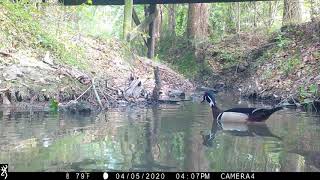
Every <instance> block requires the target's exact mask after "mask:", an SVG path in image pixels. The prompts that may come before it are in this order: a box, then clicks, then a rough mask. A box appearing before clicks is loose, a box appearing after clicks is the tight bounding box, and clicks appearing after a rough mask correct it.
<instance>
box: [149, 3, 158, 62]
mask: <svg viewBox="0 0 320 180" xmlns="http://www.w3.org/2000/svg"><path fill="white" fill-rule="evenodd" d="M153 13H155V15H156V17H155V20H154V21H152V22H151V23H150V25H149V38H148V41H147V43H148V58H150V59H152V58H154V50H155V46H156V31H157V30H156V23H157V20H156V19H157V16H158V13H157V5H156V4H150V6H149V13H148V14H149V15H150V14H153Z"/></svg>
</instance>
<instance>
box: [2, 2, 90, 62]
mask: <svg viewBox="0 0 320 180" xmlns="http://www.w3.org/2000/svg"><path fill="white" fill-rule="evenodd" d="M3 7H4V8H5V10H6V11H7V15H6V17H7V18H8V21H7V24H8V25H7V26H6V29H4V31H5V32H6V33H7V35H8V40H11V41H14V40H15V39H16V38H18V40H19V41H18V42H19V44H18V45H19V46H22V47H28V46H31V47H34V49H37V50H38V49H39V48H38V47H40V48H42V50H43V51H47V50H49V51H51V52H53V53H54V54H55V55H56V56H57V57H58V58H59V60H60V62H62V63H65V64H69V65H72V66H76V67H79V68H85V67H86V63H85V62H84V61H82V60H81V59H82V57H83V56H82V55H83V54H84V53H83V50H82V49H80V48H79V47H77V46H76V45H68V46H67V47H66V42H63V43H62V42H60V39H57V37H56V34H52V33H51V32H50V31H49V30H48V29H46V28H47V27H42V26H41V24H40V19H38V16H40V15H42V14H41V12H39V11H38V10H37V9H36V8H35V6H33V5H30V4H28V1H19V2H17V3H12V2H10V1H9V0H6V1H5V2H4V3H3ZM10 37H12V39H10Z"/></svg>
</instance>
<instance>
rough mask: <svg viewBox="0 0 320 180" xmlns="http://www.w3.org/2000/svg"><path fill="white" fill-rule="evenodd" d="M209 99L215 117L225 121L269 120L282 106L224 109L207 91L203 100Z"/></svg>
mask: <svg viewBox="0 0 320 180" xmlns="http://www.w3.org/2000/svg"><path fill="white" fill-rule="evenodd" d="M204 101H207V102H208V103H209V104H210V107H211V110H212V115H213V118H214V119H216V120H217V121H223V122H263V121H265V120H267V119H268V118H269V117H270V116H271V115H272V114H273V113H274V112H276V111H278V110H280V109H282V107H274V108H272V109H265V108H233V109H229V110H225V111H222V110H220V109H219V108H218V107H217V104H216V101H215V98H214V97H213V95H211V94H210V93H208V92H205V94H204V96H203V100H202V102H204Z"/></svg>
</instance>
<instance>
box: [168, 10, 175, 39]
mask: <svg viewBox="0 0 320 180" xmlns="http://www.w3.org/2000/svg"><path fill="white" fill-rule="evenodd" d="M175 6H176V5H174V4H169V8H168V16H169V20H168V32H169V35H170V36H175V35H176V7H175Z"/></svg>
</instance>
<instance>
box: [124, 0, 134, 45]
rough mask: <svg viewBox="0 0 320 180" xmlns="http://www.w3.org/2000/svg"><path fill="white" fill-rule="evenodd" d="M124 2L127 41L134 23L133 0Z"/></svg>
mask: <svg viewBox="0 0 320 180" xmlns="http://www.w3.org/2000/svg"><path fill="white" fill-rule="evenodd" d="M124 3H125V5H124V20H123V39H124V40H126V41H127V38H128V34H129V32H130V30H131V24H132V8H133V0H125V2H124Z"/></svg>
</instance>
